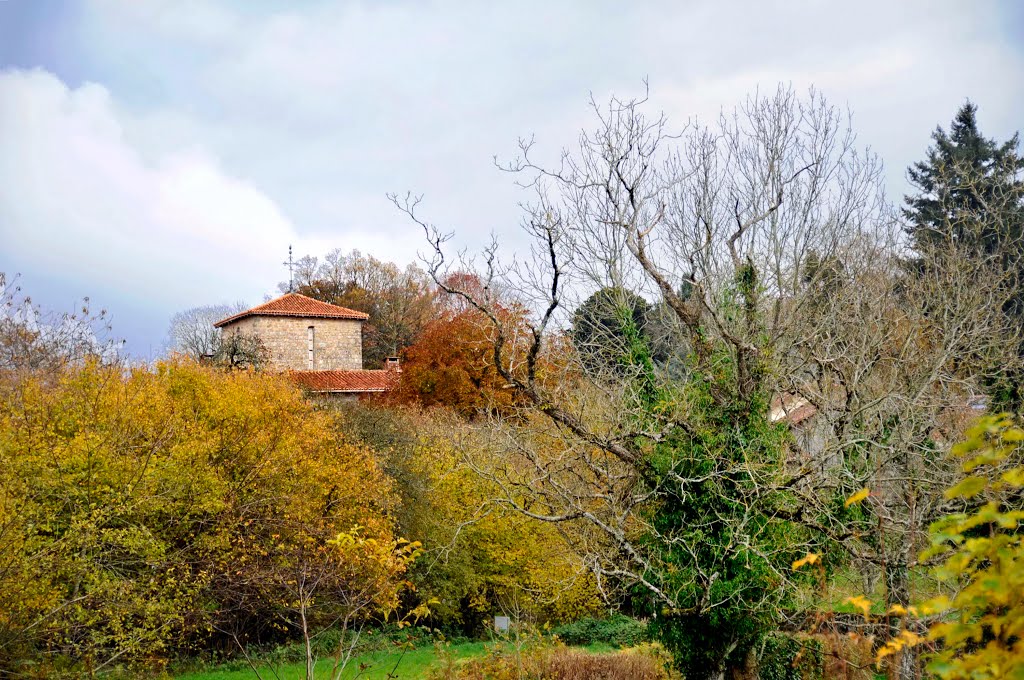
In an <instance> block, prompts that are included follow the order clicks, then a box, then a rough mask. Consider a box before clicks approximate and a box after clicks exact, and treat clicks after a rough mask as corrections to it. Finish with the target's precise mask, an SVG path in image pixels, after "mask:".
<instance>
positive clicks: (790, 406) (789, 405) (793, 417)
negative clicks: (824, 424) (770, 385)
mask: <svg viewBox="0 0 1024 680" xmlns="http://www.w3.org/2000/svg"><path fill="white" fill-rule="evenodd" d="M817 412H818V408H817V407H816V406H815V405H814V404H812V403H811V402H809V401H808V400H807V399H804V398H803V397H801V396H799V395H796V394H785V395H782V396H780V397H775V399H773V400H772V404H771V409H770V411H769V413H768V420H769V421H770V422H773V423H778V422H785V423H787V424H789V425H790V426H793V425H799V424H800V423H802V422H803V421H805V420H807V419H808V418H810V417H811V416H813V415H814V414H816V413H817Z"/></svg>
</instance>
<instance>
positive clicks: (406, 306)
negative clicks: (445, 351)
mask: <svg viewBox="0 0 1024 680" xmlns="http://www.w3.org/2000/svg"><path fill="white" fill-rule="evenodd" d="M294 283H295V290H296V292H299V293H302V294H303V295H308V296H309V297H312V298H315V299H317V300H322V301H324V302H329V303H331V304H335V305H341V306H342V307H348V308H349V309H355V310H358V311H360V312H365V313H366V314H369V316H370V318H369V319H368V320H367V322H366V324H365V326H364V328H363V359H364V362H365V363H366V366H367V368H380V367H381V365H382V364H383V363H384V360H385V359H386V358H387V357H390V356H398V355H399V354H400V353H401V352H402V350H403V349H405V348H406V347H408V346H409V345H410V344H412V343H413V342H414V341H415V340H416V338H417V337H418V336H419V334H420V332H421V331H422V330H423V328H424V326H425V325H426V324H427V323H428V322H429V321H430V319H431V318H432V317H433V315H434V311H435V310H434V299H435V294H434V286H433V283H432V282H431V281H430V277H429V276H427V274H426V272H424V271H423V270H422V269H420V268H419V267H417V266H416V265H415V264H410V265H408V266H407V267H405V268H401V267H399V266H398V265H396V264H394V263H392V262H384V261H381V260H378V259H377V258H375V257H373V256H372V255H363V254H362V253H360V252H359V251H358V250H353V251H351V252H349V253H343V252H342V251H341V250H338V249H335V250H332V251H331V252H329V253H327V255H325V256H324V258H323V259H322V260H320V259H318V258H316V257H314V256H310V255H307V256H304V257H303V258H301V259H300V260H299V266H298V268H297V277H296V281H295V282H294ZM282 288H283V289H285V290H287V286H286V285H285V284H282Z"/></svg>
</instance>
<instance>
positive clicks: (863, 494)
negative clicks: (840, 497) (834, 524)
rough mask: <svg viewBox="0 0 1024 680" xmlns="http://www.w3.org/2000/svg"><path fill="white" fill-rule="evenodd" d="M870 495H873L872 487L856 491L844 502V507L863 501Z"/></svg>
mask: <svg viewBox="0 0 1024 680" xmlns="http://www.w3.org/2000/svg"><path fill="white" fill-rule="evenodd" d="M869 495H871V490H870V489H861V490H860V491H858V492H857V493H855V494H853V495H852V496H850V497H849V498H847V499H846V502H845V503H843V507H844V508H848V507H850V506H851V505H856V504H858V503H861V502H862V501H863V500H864V499H865V498H867V497H868V496H869Z"/></svg>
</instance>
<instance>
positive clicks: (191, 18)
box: [0, 0, 1024, 357]
mask: <svg viewBox="0 0 1024 680" xmlns="http://www.w3.org/2000/svg"><path fill="white" fill-rule="evenodd" d="M644 78H647V79H648V80H649V82H650V87H651V95H652V96H651V99H652V108H654V109H660V110H663V111H665V113H666V114H667V115H668V116H669V118H670V120H672V121H673V122H675V123H677V124H678V125H679V126H680V127H681V126H682V125H683V124H684V123H685V122H686V121H687V120H689V119H692V118H700V119H707V118H708V117H711V116H714V115H715V114H716V113H717V112H718V111H720V110H721V108H722V107H730V106H732V105H734V104H735V103H736V102H737V101H739V100H740V99H741V98H742V97H743V96H744V94H746V93H749V92H752V91H753V90H755V89H756V88H761V89H762V90H763V89H765V88H768V89H771V90H774V89H775V87H776V86H777V84H778V83H779V82H784V83H790V84H792V85H793V86H794V87H797V88H805V87H807V86H809V85H812V84H813V85H815V86H817V87H818V88H819V89H820V90H821V91H823V93H824V94H825V95H826V97H827V98H828V99H830V100H831V101H832V102H833V103H836V104H839V105H842V106H848V107H849V108H850V109H851V110H852V111H853V114H854V125H855V128H856V130H857V131H858V134H859V139H860V141H861V142H862V143H863V144H864V145H865V146H871V147H872V148H873V149H874V150H876V151H877V152H878V153H879V154H880V155H881V156H882V158H883V159H884V160H885V163H886V168H887V172H888V179H887V184H888V187H889V190H890V192H891V193H892V194H893V195H897V196H898V195H900V194H901V193H902V192H903V191H904V189H905V179H904V168H905V167H906V166H907V165H908V164H909V163H910V162H912V161H914V160H916V159H918V158H919V157H921V155H922V154H923V152H924V149H925V148H926V147H927V145H928V141H929V139H928V135H929V133H930V131H931V130H932V129H933V128H934V126H935V125H936V124H939V123H942V124H943V125H945V124H947V123H948V121H949V119H950V118H951V117H952V115H953V113H954V112H955V110H956V108H957V107H958V106H959V105H960V104H961V103H962V102H963V101H964V100H965V99H966V98H968V97H969V98H971V99H972V100H974V101H975V102H976V103H977V104H978V105H979V106H980V111H979V117H980V120H981V124H982V127H983V130H984V131H985V132H986V133H987V134H989V135H990V136H995V137H999V138H1005V137H1008V136H1009V135H1011V134H1012V133H1013V132H1014V131H1015V130H1017V129H1020V128H1022V127H1024V115H1022V112H1024V3H1021V2H1017V1H1015V0H1005V1H1004V2H996V1H986V0H972V1H971V2H967V1H966V0H955V1H954V0H950V1H942V0H920V1H915V0H902V1H893V0H879V1H876V0H861V1H860V2H811V1H809V0H791V1H787V2H782V1H778V2H775V1H771V0H749V1H747V2H740V1H738V0H737V1H735V2H724V1H721V0H713V1H709V2H702V1H697V0H695V1H680V0H677V1H675V2H602V1H598V0H579V1H578V2H558V1H556V0H546V1H543V2H529V1H525V2H524V1H519V2H514V3H513V2H506V3H496V2H471V1H470V0H463V1H462V2H412V1H409V2H406V1H402V0H376V1H373V2H370V1H366V2H355V1H352V2H350V1H342V0H336V1H331V2H328V1H323V2H316V1H308V2H271V1H270V0H245V1H243V0H235V1H233V2H229V1H227V0H223V1H213V0H210V1H209V2H206V1H203V0H94V1H89V0H81V1H76V0H0V271H6V272H8V273H9V274H10V273H15V272H20V274H21V283H22V285H23V287H24V289H26V290H27V291H28V292H29V293H31V294H32V296H33V297H34V299H35V300H36V301H38V302H40V303H42V304H43V305H45V306H47V307H49V308H54V309H60V310H63V309H71V308H72V307H73V305H74V303H75V300H76V299H78V298H81V297H82V296H86V295H88V296H90V297H91V299H92V300H93V302H94V303H95V304H97V305H99V306H103V307H106V308H107V309H109V310H110V312H111V313H112V315H113V319H114V324H115V328H116V331H117V332H118V334H119V335H121V336H123V337H124V338H126V339H127V341H128V346H129V348H130V350H131V351H132V352H133V353H134V354H135V355H136V356H139V357H151V356H154V355H157V354H158V353H159V352H160V350H161V347H162V343H163V339H164V336H165V333H166V327H167V320H168V317H169V316H170V315H171V314H172V313H173V312H174V311H177V310H180V309H184V308H187V307H191V306H195V305H200V304H210V303H218V302H233V301H236V300H244V301H247V302H249V303H252V304H255V303H258V302H260V301H262V299H263V298H264V296H265V295H267V294H270V293H273V292H274V291H275V286H276V283H277V282H278V281H280V280H281V279H282V278H284V277H285V276H286V272H285V270H284V269H283V268H282V267H281V264H280V263H281V262H282V260H284V259H285V257H286V256H287V248H288V245H289V244H293V245H294V246H295V248H296V251H297V253H306V252H309V253H322V252H324V251H326V250H328V249H330V248H335V247H338V248H343V249H345V250H349V249H352V248H357V249H359V250H361V251H363V252H369V253H371V254H373V255H375V256H377V257H379V258H383V259H390V260H394V261H396V262H399V263H406V262H409V261H412V260H413V259H414V258H415V257H416V252H417V250H418V249H421V248H422V239H421V235H420V233H419V232H417V230H416V229H415V228H414V226H413V225H411V224H410V223H409V222H408V220H406V219H404V218H403V216H402V215H400V214H398V213H397V211H396V210H395V209H394V208H393V207H392V206H391V205H390V204H389V203H388V202H387V200H386V197H385V194H386V193H387V192H404V191H406V190H412V191H414V192H416V193H423V194H425V197H426V198H425V204H424V210H425V211H426V213H427V214H428V216H429V217H430V218H431V219H432V220H433V221H436V222H438V223H439V224H442V225H445V226H447V227H449V228H451V229H452V230H454V231H456V233H457V235H458V239H459V242H460V243H461V244H464V245H467V246H469V247H471V248H472V247H473V246H476V245H479V244H480V243H481V242H483V241H484V240H485V239H487V238H488V237H489V235H490V234H491V233H492V232H493V233H495V234H497V235H498V237H499V238H500V239H502V240H503V241H505V242H506V243H508V244H509V245H510V246H511V247H514V246H515V245H516V244H517V243H520V242H521V241H520V240H519V239H518V236H517V230H518V224H519V212H518V209H517V207H516V204H517V202H518V201H520V200H522V199H523V198H525V197H524V196H522V195H521V193H520V190H518V189H517V188H516V187H515V185H514V184H513V183H512V180H511V178H510V177H509V176H507V175H504V174H502V173H500V172H498V171H497V170H495V169H494V166H493V158H494V156H495V155H497V156H498V157H499V158H501V157H505V158H507V157H509V156H511V155H512V153H513V152H514V150H515V144H516V140H517V138H519V137H521V136H524V135H527V136H528V135H535V136H536V139H537V142H538V144H539V145H540V148H541V149H544V150H546V151H547V152H549V153H555V152H557V151H558V149H559V148H560V147H562V146H564V145H568V144H571V143H572V142H573V141H574V139H575V137H576V135H577V132H578V130H579V129H580V128H581V127H583V126H589V124H590V119H589V116H588V111H587V101H588V98H589V96H590V93H593V95H594V96H595V97H596V98H597V99H598V100H602V99H606V98H607V97H608V96H609V95H611V94H613V93H614V94H618V95H622V96H629V95H632V94H636V93H638V92H640V91H641V89H642V83H643V79H644Z"/></svg>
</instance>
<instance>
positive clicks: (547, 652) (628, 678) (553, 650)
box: [434, 645, 679, 680]
mask: <svg viewBox="0 0 1024 680" xmlns="http://www.w3.org/2000/svg"><path fill="white" fill-rule="evenodd" d="M669 661H670V660H669V657H668V655H667V654H666V653H665V651H664V650H663V649H661V647H658V646H656V645H643V646H641V647H637V648H635V649H627V650H623V651H619V652H609V653H600V654H594V653H591V652H587V651H584V650H580V649H570V648H568V647H565V646H562V645H556V646H553V647H548V646H542V647H539V648H537V649H532V650H528V651H525V652H521V651H519V650H515V649H513V650H510V651H507V650H495V651H494V652H492V653H491V654H489V655H487V656H485V657H483V658H480V659H473V660H471V661H469V662H467V663H465V664H461V665H457V664H449V665H448V666H447V667H445V668H443V669H442V670H441V671H440V672H438V673H435V675H434V677H435V680H441V679H443V680H505V679H508V680H512V679H513V678H515V679H516V680H672V679H673V678H678V677H679V676H678V675H677V674H675V673H674V672H673V671H672V670H671V669H670V668H669Z"/></svg>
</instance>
